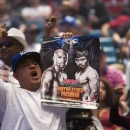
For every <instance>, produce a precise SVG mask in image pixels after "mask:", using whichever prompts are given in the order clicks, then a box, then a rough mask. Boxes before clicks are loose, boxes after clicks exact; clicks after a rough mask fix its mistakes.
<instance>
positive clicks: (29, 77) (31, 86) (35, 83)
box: [14, 58, 41, 91]
mask: <svg viewBox="0 0 130 130" xmlns="http://www.w3.org/2000/svg"><path fill="white" fill-rule="evenodd" d="M14 77H16V79H17V80H18V81H19V83H20V85H21V87H22V88H24V89H27V90H29V91H37V90H38V89H39V88H40V84H41V69H40V67H39V65H38V64H37V62H36V61H35V60H34V59H31V58H28V59H25V60H23V61H22V62H21V63H20V65H18V67H17V69H16V73H15V74H14Z"/></svg>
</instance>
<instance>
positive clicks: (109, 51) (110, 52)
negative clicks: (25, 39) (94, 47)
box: [99, 37, 118, 64]
mask: <svg viewBox="0 0 130 130" xmlns="http://www.w3.org/2000/svg"><path fill="white" fill-rule="evenodd" d="M99 39H100V46H102V48H103V50H104V52H105V53H106V55H107V64H114V63H118V60H117V55H116V50H115V45H114V41H113V39H112V37H100V38H99Z"/></svg>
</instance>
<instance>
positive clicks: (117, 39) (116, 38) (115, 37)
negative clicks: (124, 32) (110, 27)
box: [112, 33, 122, 45]
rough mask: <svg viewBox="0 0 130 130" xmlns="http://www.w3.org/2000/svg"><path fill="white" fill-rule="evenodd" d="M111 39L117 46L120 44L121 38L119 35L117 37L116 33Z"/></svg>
mask: <svg viewBox="0 0 130 130" xmlns="http://www.w3.org/2000/svg"><path fill="white" fill-rule="evenodd" d="M112 37H113V40H114V41H115V42H116V43H117V44H118V45H119V44H121V41H122V39H121V37H120V35H119V34H118V33H114V34H113V36H112Z"/></svg>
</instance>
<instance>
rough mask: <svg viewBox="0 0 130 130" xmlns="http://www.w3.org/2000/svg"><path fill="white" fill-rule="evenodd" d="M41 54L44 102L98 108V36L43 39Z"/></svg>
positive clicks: (72, 106)
mask: <svg viewBox="0 0 130 130" xmlns="http://www.w3.org/2000/svg"><path fill="white" fill-rule="evenodd" d="M41 55H42V70H43V73H42V85H41V101H42V103H43V104H45V105H49V106H57V107H69V108H83V109H97V108H98V107H99V60H100V43H99V37H98V36H74V37H71V38H69V39H63V38H60V37H46V38H43V40H42V51H41Z"/></svg>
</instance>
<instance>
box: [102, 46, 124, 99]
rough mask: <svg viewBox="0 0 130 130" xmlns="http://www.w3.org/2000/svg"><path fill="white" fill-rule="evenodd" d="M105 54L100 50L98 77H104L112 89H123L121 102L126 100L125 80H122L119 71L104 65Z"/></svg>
mask: <svg viewBox="0 0 130 130" xmlns="http://www.w3.org/2000/svg"><path fill="white" fill-rule="evenodd" d="M106 58H107V57H106V54H105V52H104V51H103V49H102V48H101V49H100V76H101V77H104V78H105V79H106V80H108V82H110V84H111V85H112V86H113V87H118V86H122V87H123V88H124V95H123V97H122V100H125V99H126V93H125V86H126V83H125V80H124V78H123V74H122V73H121V71H119V70H117V69H115V68H112V67H110V66H109V65H107V63H106Z"/></svg>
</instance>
